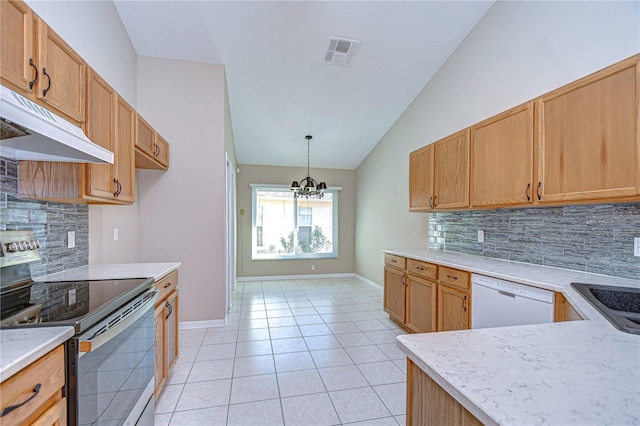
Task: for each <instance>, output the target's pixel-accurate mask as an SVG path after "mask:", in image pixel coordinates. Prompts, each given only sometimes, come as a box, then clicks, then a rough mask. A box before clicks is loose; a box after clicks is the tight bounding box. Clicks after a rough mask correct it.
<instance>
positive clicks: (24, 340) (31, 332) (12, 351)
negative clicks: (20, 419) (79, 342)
mask: <svg viewBox="0 0 640 426" xmlns="http://www.w3.org/2000/svg"><path fill="white" fill-rule="evenodd" d="M73 333H74V331H73V327H37V328H28V329H24V328H19V329H18V328H16V329H9V330H0V381H2V382H4V381H5V380H7V379H8V378H9V377H11V376H13V375H14V374H16V373H17V372H19V371H20V370H22V369H23V368H25V367H26V366H28V365H29V364H31V363H32V362H34V361H36V360H37V359H38V358H40V357H41V356H43V355H45V354H46V353H47V352H49V351H51V350H52V349H54V348H55V347H56V346H58V345H61V344H63V343H64V342H66V341H67V340H69V339H70V338H71V337H72V336H73Z"/></svg>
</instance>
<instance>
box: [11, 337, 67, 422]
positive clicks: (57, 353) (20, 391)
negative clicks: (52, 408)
mask: <svg viewBox="0 0 640 426" xmlns="http://www.w3.org/2000/svg"><path fill="white" fill-rule="evenodd" d="M38 385H39V386H38ZM63 386H64V349H63V347H62V346H58V347H57V348H56V349H54V350H52V351H51V352H49V353H48V354H46V355H45V356H43V357H42V358H40V359H39V360H37V361H35V362H34V363H33V364H31V365H29V366H28V367H26V368H25V369H24V370H22V371H20V372H19V373H18V374H16V375H15V376H13V377H10V378H9V379H7V380H6V381H4V382H2V384H0V394H2V410H5V409H7V408H8V407H10V406H13V405H16V404H20V403H22V402H24V401H27V400H28V399H29V398H32V397H33V399H31V400H30V401H29V402H27V403H26V404H24V405H23V406H21V407H19V408H16V409H15V410H13V411H11V412H9V413H7V414H6V415H5V416H4V417H2V418H1V421H0V423H2V424H3V425H10V424H11V425H13V424H27V423H31V421H33V420H34V419H33V417H34V413H37V412H39V413H38V414H36V415H37V416H39V415H40V414H42V412H43V411H45V410H46V408H47V407H48V405H49V404H50V403H47V400H48V399H49V398H50V397H51V396H52V395H54V394H55V393H56V392H60V388H62V387H63ZM36 388H38V391H37V393H36V392H35V391H34V389H36ZM34 395H35V396H34Z"/></svg>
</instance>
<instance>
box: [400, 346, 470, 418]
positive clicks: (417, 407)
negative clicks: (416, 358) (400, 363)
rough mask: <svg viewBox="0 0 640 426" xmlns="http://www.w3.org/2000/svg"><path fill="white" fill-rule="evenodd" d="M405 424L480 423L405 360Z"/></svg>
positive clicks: (414, 365) (418, 369)
mask: <svg viewBox="0 0 640 426" xmlns="http://www.w3.org/2000/svg"><path fill="white" fill-rule="evenodd" d="M406 424H407V426H414V425H415V426H426V425H434V426H436V425H437V426H447V425H452V426H453V425H455V426H475V425H481V424H482V422H480V421H479V420H478V419H477V418H476V417H474V415H473V414H471V413H470V412H469V411H468V410H467V409H466V408H464V407H463V406H462V405H461V404H460V403H459V402H458V401H456V400H455V399H454V398H453V397H452V396H451V395H450V394H449V393H447V391H445V390H444V389H443V388H442V387H441V386H440V385H438V384H437V383H436V382H435V381H433V379H431V378H430V377H429V376H428V375H427V374H426V373H425V372H424V371H422V370H421V369H420V367H418V366H417V365H416V364H415V363H414V362H413V361H411V360H410V359H408V358H407V423H406Z"/></svg>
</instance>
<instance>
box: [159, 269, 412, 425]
mask: <svg viewBox="0 0 640 426" xmlns="http://www.w3.org/2000/svg"><path fill="white" fill-rule="evenodd" d="M403 333H404V331H403V330H402V329H401V328H399V327H398V326H397V325H395V324H394V323H393V322H392V321H390V320H389V318H388V315H387V314H386V313H385V312H384V311H383V310H382V292H381V291H380V290H377V289H375V288H373V287H371V286H369V285H367V284H364V283H363V282H361V281H359V280H357V279H354V278H340V279H337V278H334V279H313V280H281V281H251V282H243V283H239V284H238V288H237V290H236V291H235V292H234V295H233V308H232V309H231V310H230V311H229V325H228V326H227V327H220V328H208V329H195V330H180V358H179V360H178V363H177V364H176V365H175V367H174V368H173V371H172V373H171V376H170V377H169V379H168V381H167V384H166V385H165V387H164V390H163V391H162V394H161V395H160V398H159V399H158V401H157V403H156V412H155V413H156V414H155V424H156V425H158V426H162V425H255V426H271V425H287V426H289V425H303V426H311V425H342V424H368V425H398V424H399V425H404V424H405V382H406V375H405V362H406V361H405V356H404V354H403V353H402V352H401V351H400V350H399V349H398V348H397V347H396V344H395V341H396V340H395V339H396V336H397V335H399V334H403Z"/></svg>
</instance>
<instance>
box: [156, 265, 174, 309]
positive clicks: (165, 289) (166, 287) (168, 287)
mask: <svg viewBox="0 0 640 426" xmlns="http://www.w3.org/2000/svg"><path fill="white" fill-rule="evenodd" d="M155 287H156V290H159V291H160V296H159V297H158V301H157V302H156V306H158V305H159V304H160V303H162V301H163V300H164V299H166V298H167V296H169V295H170V294H171V293H172V292H173V291H174V290H175V289H176V288H177V287H178V270H177V269H176V270H175V271H173V272H171V273H170V274H167V275H165V276H164V277H162V278H160V279H159V280H158V281H156V283H155Z"/></svg>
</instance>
